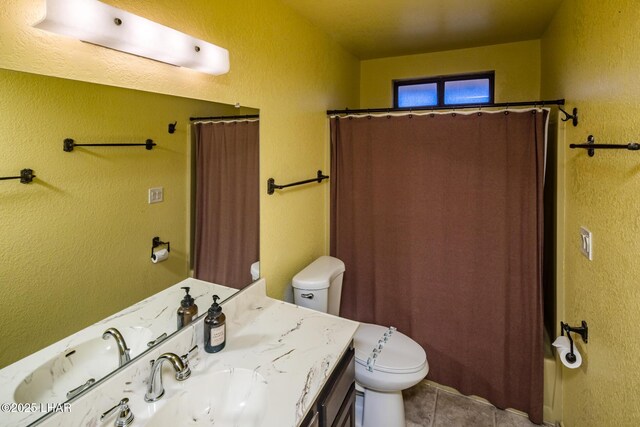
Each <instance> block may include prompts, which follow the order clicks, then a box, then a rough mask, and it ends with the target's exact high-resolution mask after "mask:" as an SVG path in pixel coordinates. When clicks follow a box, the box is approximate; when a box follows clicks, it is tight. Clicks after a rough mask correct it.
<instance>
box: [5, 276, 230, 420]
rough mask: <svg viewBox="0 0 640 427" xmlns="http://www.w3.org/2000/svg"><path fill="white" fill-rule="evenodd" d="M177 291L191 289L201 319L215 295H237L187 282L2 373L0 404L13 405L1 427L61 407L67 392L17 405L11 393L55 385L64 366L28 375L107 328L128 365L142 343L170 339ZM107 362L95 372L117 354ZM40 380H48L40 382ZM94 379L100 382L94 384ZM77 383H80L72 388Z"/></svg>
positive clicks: (174, 324)
mask: <svg viewBox="0 0 640 427" xmlns="http://www.w3.org/2000/svg"><path fill="white" fill-rule="evenodd" d="M182 286H189V287H191V291H190V293H191V295H192V296H193V297H194V298H195V300H196V304H197V305H198V308H199V311H200V313H203V312H204V311H206V309H207V308H208V306H209V305H210V303H211V295H213V294H218V295H219V296H220V297H221V299H222V300H225V299H227V298H228V297H230V296H231V295H233V294H234V293H236V292H237V291H238V290H237V289H233V288H228V287H226V286H221V285H216V284H213V283H209V282H204V281H202V280H197V279H193V278H188V279H185V280H183V281H181V282H180V283H178V284H176V285H173V286H171V287H169V288H167V289H165V290H163V291H161V292H159V293H157V294H155V295H153V296H151V297H149V298H147V299H145V300H143V301H140V302H138V303H136V304H134V305H132V306H130V307H127V308H126V309H124V310H122V311H120V312H118V313H116V314H114V315H112V316H109V317H107V318H106V319H104V320H101V321H99V322H97V323H94V324H93V325H90V326H88V327H86V328H84V329H82V330H80V331H78V332H76V333H75V334H73V335H70V336H68V337H66V338H64V339H62V340H60V341H58V342H55V343H53V344H51V345H49V346H48V347H46V348H43V349H42V350H39V351H37V352H35V353H33V354H31V355H29V356H27V357H25V358H24V359H20V360H18V361H17V362H15V363H13V364H11V365H9V366H7V367H5V368H3V369H1V370H0V384H2V387H0V403H2V404H9V405H13V407H12V406H9V408H10V410H9V411H5V410H3V411H2V412H0V425H12V426H24V425H27V424H29V423H30V422H33V421H35V420H37V419H38V418H40V417H41V416H42V415H44V414H45V413H46V411H47V408H49V407H53V406H51V405H48V403H57V404H61V403H62V402H64V401H66V400H67V398H66V396H65V394H66V392H67V391H69V389H66V388H65V387H62V388H54V389H53V391H52V393H51V395H50V396H47V397H46V398H43V400H44V402H40V401H39V402H32V401H31V400H24V399H20V396H18V397H17V395H16V394H14V392H15V390H16V389H18V387H19V386H20V385H21V384H22V383H23V382H24V383H31V382H33V381H49V382H50V381H56V380H57V379H58V378H59V377H60V376H62V375H63V374H64V373H65V371H66V370H67V369H68V368H69V367H68V366H67V365H66V363H62V362H60V361H56V362H54V363H51V364H50V365H51V366H50V367H47V368H46V369H44V370H43V369H41V370H40V371H42V373H44V374H45V375H40V374H39V375H38V376H37V378H34V376H33V375H31V373H32V372H34V371H35V370H37V369H38V368H39V367H41V366H42V365H43V364H47V363H48V361H51V360H54V359H56V358H60V356H61V355H65V354H67V353H70V352H71V351H73V350H74V349H78V352H77V354H79V353H81V350H79V348H81V347H80V346H81V345H82V344H83V343H86V342H87V341H89V340H95V339H98V340H100V339H101V337H102V334H103V332H104V331H105V330H106V329H107V328H117V329H118V330H119V331H120V332H121V333H122V335H123V336H124V338H125V341H126V342H127V344H128V346H129V347H130V348H131V358H132V359H133V358H134V357H135V356H137V355H139V354H141V353H142V352H143V351H145V350H147V342H149V341H151V340H154V339H156V338H158V336H160V335H161V334H162V333H164V332H166V333H167V334H169V335H170V334H172V333H173V332H175V331H176V327H177V318H176V310H177V308H178V306H179V304H180V301H181V300H182V298H183V296H184V290H182V289H180V288H181V287H182ZM134 338H135V339H134ZM105 344H107V345H110V346H111V345H115V341H114V340H113V338H109V340H106V341H105ZM74 357H76V355H73V356H70V359H73V358H74ZM111 359H113V360H111ZM108 362H109V363H113V366H101V367H100V368H101V369H103V370H104V371H105V372H106V371H111V370H113V369H117V368H118V359H117V353H116V354H115V356H114V357H113V358H109V360H108ZM76 363H77V362H76ZM71 365H73V361H71ZM43 376H47V377H48V378H43ZM95 379H96V380H99V378H95ZM82 382H84V380H82V381H81V382H80V383H79V384H77V385H80V384H81V383H82ZM74 387H75V386H74ZM71 388H73V387H71ZM16 403H21V404H23V405H21V409H20V410H18V407H17V406H16V405H15V404H16ZM32 403H33V404H34V405H31V406H29V407H28V408H25V405H24V404H32ZM36 403H37V404H36Z"/></svg>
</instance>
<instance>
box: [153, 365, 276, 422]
mask: <svg viewBox="0 0 640 427" xmlns="http://www.w3.org/2000/svg"><path fill="white" fill-rule="evenodd" d="M181 387H182V389H181V390H179V391H177V394H176V395H174V396H173V397H170V398H169V400H168V401H167V402H166V403H165V404H164V405H163V406H162V407H161V409H160V410H158V412H156V413H155V415H154V416H153V417H151V418H150V419H149V422H148V424H147V425H149V426H154V427H175V426H178V425H179V426H183V427H199V426H212V425H214V426H216V427H236V426H242V427H259V426H260V424H261V423H262V420H263V418H264V413H265V410H266V408H267V382H266V381H265V379H264V377H263V376H262V375H260V374H258V373H257V372H255V371H252V370H249V369H238V368H236V369H231V370H226V371H217V372H212V373H210V374H202V375H198V376H196V375H195V374H194V375H193V376H192V377H191V378H189V379H187V380H185V381H183V382H182V385H181ZM171 392H174V393H175V391H173V390H167V391H166V393H165V399H166V398H167V395H169V396H171V394H170V393H171Z"/></svg>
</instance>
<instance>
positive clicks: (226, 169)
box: [192, 116, 260, 288]
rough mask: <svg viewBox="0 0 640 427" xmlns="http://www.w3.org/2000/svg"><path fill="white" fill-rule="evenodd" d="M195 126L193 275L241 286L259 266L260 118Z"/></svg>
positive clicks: (239, 118) (226, 119)
mask: <svg viewBox="0 0 640 427" xmlns="http://www.w3.org/2000/svg"><path fill="white" fill-rule="evenodd" d="M194 127H195V129H194V136H195V147H196V148H195V150H194V151H195V153H196V154H195V168H194V169H195V181H196V185H195V186H194V187H195V194H194V199H195V201H194V204H195V209H194V220H193V229H192V231H193V233H194V238H193V242H194V250H193V253H194V277H196V278H198V279H202V280H206V281H208V282H213V283H224V284H225V285H227V286H231V287H234V288H242V287H244V286H245V285H246V284H247V283H251V282H252V281H253V280H255V279H252V268H253V275H254V276H255V273H256V272H255V270H256V267H257V266H258V239H257V238H256V236H257V235H258V227H259V222H260V217H259V203H258V202H259V194H258V186H257V185H256V183H257V182H258V180H259V176H258V137H259V135H258V119H257V117H253V118H247V117H242V116H239V117H237V118H231V117H224V118H220V119H219V120H213V121H198V122H196V124H195V126H194ZM258 275H259V273H258Z"/></svg>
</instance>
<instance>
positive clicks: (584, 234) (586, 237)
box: [580, 227, 593, 261]
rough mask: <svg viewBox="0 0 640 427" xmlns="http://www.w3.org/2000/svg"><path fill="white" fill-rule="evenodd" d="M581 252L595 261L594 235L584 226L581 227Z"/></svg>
mask: <svg viewBox="0 0 640 427" xmlns="http://www.w3.org/2000/svg"><path fill="white" fill-rule="evenodd" d="M580 252H582V255H584V256H585V257H587V259H588V260H589V261H593V235H592V234H591V232H590V231H589V230H587V229H586V228H584V227H580Z"/></svg>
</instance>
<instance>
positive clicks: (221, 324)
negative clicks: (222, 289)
mask: <svg viewBox="0 0 640 427" xmlns="http://www.w3.org/2000/svg"><path fill="white" fill-rule="evenodd" d="M219 299H220V297H219V296H218V295H214V296H213V304H212V305H211V308H209V312H208V313H207V317H205V318H204V350H205V351H206V352H207V353H217V352H219V351H220V350H222V349H223V348H224V345H225V344H226V342H227V336H226V332H227V331H226V327H227V325H226V323H225V320H226V317H225V315H224V313H223V312H222V307H221V306H220V304H218V300H219Z"/></svg>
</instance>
